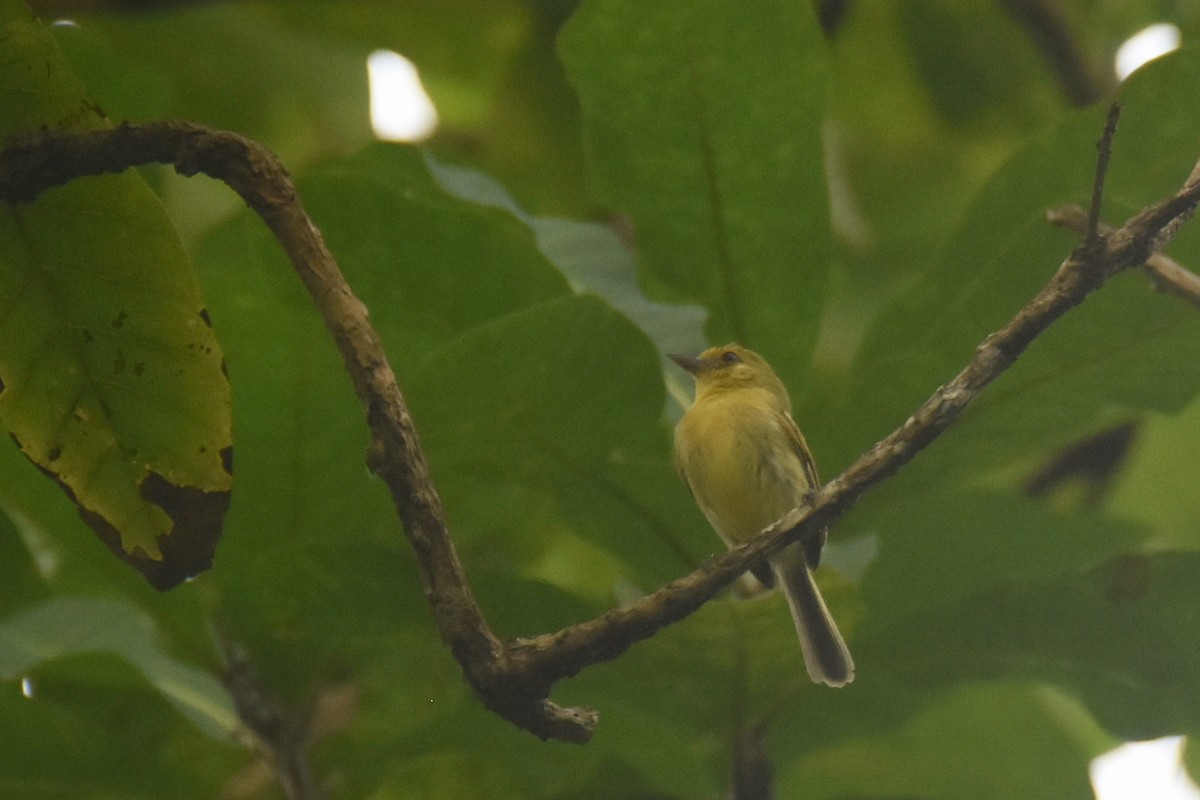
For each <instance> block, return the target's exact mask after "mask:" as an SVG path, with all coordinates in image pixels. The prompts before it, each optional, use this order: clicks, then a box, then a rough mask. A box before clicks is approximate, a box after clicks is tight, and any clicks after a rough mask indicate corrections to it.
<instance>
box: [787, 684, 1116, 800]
mask: <svg viewBox="0 0 1200 800" xmlns="http://www.w3.org/2000/svg"><path fill="white" fill-rule="evenodd" d="M1081 717H1083V715H1081V714H1079V713H1078V711H1076V710H1075V708H1074V707H1073V704H1072V703H1071V702H1070V700H1069V699H1066V698H1063V697H1061V696H1059V695H1057V694H1056V693H1054V692H1052V691H1049V690H1046V689H1043V688H1039V687H1036V686H1030V685H1022V684H1018V683H998V684H983V685H971V686H966V687H963V688H961V689H958V690H956V691H953V692H948V693H946V694H943V695H942V696H941V697H939V699H938V700H937V701H936V702H934V703H931V704H930V705H929V707H927V708H925V709H923V710H922V712H921V713H920V714H919V715H917V716H916V717H914V718H913V719H912V720H911V721H910V722H909V723H908V724H906V725H904V726H903V727H902V728H901V729H899V730H895V731H888V732H887V733H886V734H883V735H877V736H874V737H870V738H864V739H862V740H858V741H853V742H849V743H846V744H841V745H835V746H833V747H830V748H828V749H827V750H825V751H823V752H818V753H816V754H813V755H810V756H808V757H806V758H804V759H801V760H800V761H798V762H795V763H794V764H793V765H791V766H790V767H789V768H788V769H786V770H784V771H783V774H781V775H780V776H779V781H778V784H777V789H778V791H779V792H780V794H784V793H786V794H787V795H789V796H795V797H809V798H816V799H818V800H819V799H821V798H830V800H832V799H833V798H837V797H845V796H861V797H945V798H950V797H971V798H996V800H1003V798H1011V797H1025V798H1044V799H1045V800H1055V799H1056V798H1079V800H1087V799H1090V798H1092V797H1093V796H1094V795H1093V793H1092V787H1091V784H1090V783H1089V781H1088V774H1087V766H1088V763H1089V761H1090V760H1091V759H1092V758H1093V757H1094V756H1096V755H1098V751H1097V749H1096V748H1095V743H1096V741H1095V740H1096V738H1097V737H1094V736H1093V737H1091V739H1090V740H1088V739H1084V738H1083V737H1081V735H1080V722H1081V719H1080V718H1081ZM1083 722H1084V724H1085V725H1086V719H1083ZM1001 742H1002V743H1003V749H1002V750H997V744H998V743H1001Z"/></svg>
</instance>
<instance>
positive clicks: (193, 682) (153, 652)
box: [0, 596, 241, 740]
mask: <svg viewBox="0 0 1200 800" xmlns="http://www.w3.org/2000/svg"><path fill="white" fill-rule="evenodd" d="M95 652H107V653H112V654H114V655H117V656H119V657H120V658H122V659H124V660H125V661H126V662H128V663H129V664H130V665H131V666H133V667H135V668H137V670H138V671H139V672H141V673H142V675H144V676H145V678H146V680H147V681H149V682H150V684H151V685H152V686H154V687H155V688H156V689H157V690H158V691H159V692H160V693H161V694H162V696H163V697H164V698H165V699H166V700H167V701H168V702H169V703H171V705H173V706H174V707H175V708H176V709H178V710H179V712H180V713H182V714H183V715H184V716H186V717H187V718H188V719H189V720H190V721H191V722H192V723H193V724H194V725H195V726H196V727H197V728H199V729H200V730H202V731H204V732H205V733H207V734H208V735H210V736H214V737H217V738H221V739H224V740H230V739H232V737H233V736H234V735H235V734H237V733H238V732H239V731H240V730H241V723H240V722H239V721H238V718H237V713H236V711H235V710H234V708H233V700H232V698H230V697H229V694H228V693H227V692H226V691H225V688H224V687H223V686H222V685H221V682H220V681H218V680H217V679H216V678H215V677H213V676H212V675H211V674H209V673H207V672H204V671H202V670H199V669H197V668H196V667H193V666H191V665H188V664H185V663H183V662H180V661H178V660H176V659H174V658H172V657H171V656H170V655H168V654H167V653H166V652H165V651H164V650H163V648H162V645H161V644H160V643H159V642H158V633H157V631H156V626H155V624H154V621H153V620H152V619H151V618H150V617H149V616H148V615H147V614H145V613H144V612H142V611H140V610H138V609H136V608H134V607H132V606H130V605H127V604H125V603H122V602H117V601H112V600H103V599H100V598H84V597H65V596H64V597H57V598H54V599H52V600H47V601H46V602H45V603H42V604H41V605H38V606H35V607H33V608H29V609H26V610H24V611H21V612H18V613H16V614H14V615H12V616H10V617H8V618H7V619H4V620H0V678H4V679H6V680H15V679H18V678H20V677H22V676H24V675H26V674H27V673H29V672H30V671H31V670H34V669H37V668H38V666H39V665H41V664H42V663H44V662H47V661H52V660H56V659H61V658H66V657H68V656H74V655H79V654H83V653H95Z"/></svg>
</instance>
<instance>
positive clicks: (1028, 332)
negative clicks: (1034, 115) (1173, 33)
mask: <svg viewBox="0 0 1200 800" xmlns="http://www.w3.org/2000/svg"><path fill="white" fill-rule="evenodd" d="M1111 127H1112V126H1111V125H1110V130H1109V132H1108V133H1107V134H1106V136H1111ZM1102 145H1104V142H1103V140H1102ZM1102 152H1103V148H1102ZM152 162H158V163H165V164H172V165H174V167H175V169H176V170H177V171H179V172H180V173H181V174H184V175H193V174H196V173H204V174H207V175H210V176H212V177H214V178H217V179H218V180H222V181H224V182H225V183H227V184H228V185H229V186H230V187H231V188H232V189H234V191H236V192H237V193H238V194H239V195H241V197H242V198H243V199H244V200H245V201H246V203H247V204H248V205H249V206H250V207H251V208H252V209H254V210H255V211H256V212H257V213H258V214H259V215H260V216H261V217H262V218H263V220H264V222H266V224H267V225H268V227H270V229H271V230H272V232H273V233H274V234H275V236H276V238H277V239H278V241H279V242H280V244H281V246H282V247H283V248H284V250H285V251H286V252H287V254H288V256H289V258H290V259H291V261H292V263H293V265H294V267H295V269H296V271H297V273H298V274H299V275H300V277H301V279H302V280H303V282H304V284H305V286H306V287H307V288H308V291H309V293H310V294H311V295H312V297H313V300H314V302H315V303H316V305H317V308H318V310H319V312H320V313H321V316H322V317H323V318H324V320H325V323H326V326H327V327H328V329H329V331H330V334H331V335H332V336H333V338H334V340H335V342H336V343H337V346H338V349H339V350H340V352H341V354H342V357H343V360H344V362H345V365H346V369H347V371H348V372H349V374H350V378H351V380H352V381H353V383H354V387H355V391H356V392H357V394H358V397H359V399H360V401H361V402H362V404H363V407H364V409H365V411H366V418H367V422H368V425H369V426H370V429H371V433H372V443H371V445H370V449H369V453H368V462H369V463H370V465H371V467H372V469H373V470H374V471H375V472H376V473H377V474H378V475H379V476H380V477H381V478H382V479H383V480H384V481H385V482H386V484H387V486H388V488H389V490H390V491H391V494H392V498H393V503H394V504H395V506H396V510H397V512H398V514H399V516H400V519H401V521H402V522H403V525H404V529H405V533H406V535H407V536H408V539H409V541H410V543H411V545H412V547H413V550H414V552H415V553H416V555H417V561H418V564H419V568H420V570H421V575H422V580H423V584H424V590H425V594H426V597H427V599H428V601H429V603H430V606H431V609H432V611H433V615H434V618H435V621H436V624H437V626H438V629H439V631H440V633H441V636H442V638H443V640H444V641H445V642H446V644H447V646H448V647H449V648H450V650H451V651H452V653H453V654H454V656H455V658H456V659H457V660H458V662H459V664H460V665H461V666H462V669H463V673H464V675H465V677H466V679H467V680H468V682H469V683H470V684H471V686H472V687H473V688H474V689H475V691H476V693H477V694H478V695H479V697H480V699H481V701H482V702H483V703H484V704H485V705H486V706H487V707H488V708H489V709H491V710H492V711H494V712H495V713H497V714H499V715H500V716H503V717H504V718H506V719H508V720H510V721H511V722H513V723H514V724H516V725H518V726H520V727H522V728H525V729H526V730H528V731H530V732H531V733H534V734H535V735H537V736H539V737H542V738H547V739H551V738H552V739H559V740H563V741H568V742H585V741H587V740H588V739H589V738H590V736H591V734H592V731H593V729H594V727H595V725H596V723H597V721H598V715H597V713H596V712H595V711H594V710H592V709H588V708H565V707H561V706H558V705H556V704H555V703H553V702H552V701H551V700H550V699H549V694H550V690H551V688H552V687H553V685H554V684H555V682H557V681H558V680H561V679H563V678H566V677H570V676H572V675H575V674H577V673H578V672H579V671H580V670H582V669H584V668H585V667H587V666H589V665H591V664H595V663H599V662H602V661H606V660H610V659H613V658H616V657H617V656H619V655H620V654H621V653H623V652H624V651H625V650H627V649H628V648H629V647H631V646H632V645H633V644H635V643H636V642H639V641H641V640H643V639H646V638H648V637H650V636H653V635H654V634H655V633H656V632H657V631H659V630H661V629H662V628H664V627H666V626H667V625H670V624H671V623H673V622H676V621H679V620H681V619H683V618H684V617H686V616H687V615H688V614H690V613H692V612H693V611H695V610H696V609H698V608H699V607H700V606H701V605H703V604H704V603H705V602H706V601H707V600H709V599H710V598H711V597H713V596H714V595H715V594H717V593H718V592H719V591H721V590H722V589H723V588H724V587H725V586H727V585H728V584H729V583H731V582H732V581H734V580H735V579H736V578H737V577H738V576H739V575H741V574H742V573H744V572H745V571H747V569H749V568H750V567H751V566H753V565H754V564H756V563H759V562H761V561H762V560H763V559H764V558H765V557H766V556H767V555H768V554H770V553H772V552H774V551H776V550H779V549H780V548H782V547H784V546H786V545H787V544H789V543H791V542H793V541H795V540H796V539H798V538H799V537H800V536H801V535H802V534H803V533H804V531H805V530H806V529H808V528H810V527H814V526H815V527H820V526H824V525H827V524H829V523H830V522H831V521H833V519H835V518H836V517H837V516H838V515H840V514H842V513H843V512H845V511H846V510H847V509H848V508H850V506H851V505H853V504H854V503H855V502H856V501H857V500H858V499H859V498H860V497H861V496H862V495H863V494H864V493H866V492H867V491H868V490H869V489H870V488H871V487H872V486H874V485H875V484H876V483H879V482H880V481H882V480H884V479H885V478H886V477H888V476H889V475H891V474H892V473H894V472H896V470H898V469H900V468H901V467H902V466H903V465H904V464H905V463H907V462H908V461H910V460H911V459H912V458H913V457H914V456H915V455H916V454H917V453H918V452H919V451H920V450H922V449H923V448H925V447H927V446H928V445H929V444H930V443H931V442H933V441H934V440H935V439H936V438H937V437H938V436H939V435H941V433H942V432H944V431H945V430H946V429H947V428H949V427H950V426H951V425H952V424H953V423H954V421H955V420H956V419H958V417H959V415H960V414H961V413H962V412H963V410H964V409H965V408H966V407H967V405H968V404H970V402H971V401H972V400H974V399H975V397H977V396H978V395H979V393H980V392H981V391H983V389H984V388H985V387H986V386H987V385H988V384H989V383H991V382H992V381H993V380H994V379H995V378H996V377H997V376H999V375H1000V374H1001V373H1002V372H1003V371H1004V370H1006V369H1008V367H1010V366H1011V365H1012V364H1013V362H1014V361H1015V360H1016V359H1017V357H1018V356H1020V354H1021V353H1022V352H1023V351H1024V350H1025V348H1026V347H1028V346H1029V344H1030V343H1031V342H1032V341H1033V340H1034V339H1035V338H1036V337H1037V336H1038V335H1039V334H1041V332H1042V331H1044V330H1045V329H1046V328H1047V327H1048V326H1049V325H1051V324H1052V323H1053V322H1054V321H1055V320H1057V319H1058V318H1059V317H1061V316H1062V315H1063V314H1065V313H1066V312H1067V311H1068V310H1070V309H1071V308H1073V307H1075V306H1076V305H1078V304H1079V303H1081V302H1082V301H1083V300H1084V299H1085V298H1086V297H1087V296H1088V295H1089V294H1090V293H1091V292H1093V291H1095V290H1096V289H1097V288H1099V287H1100V286H1101V285H1103V284H1104V282H1105V281H1107V280H1108V279H1109V278H1111V277H1112V276H1113V275H1115V274H1116V273H1117V272H1119V271H1121V270H1123V269H1126V268H1128V267H1131V266H1137V265H1141V264H1143V263H1145V262H1146V261H1147V260H1148V259H1149V258H1150V257H1151V255H1152V254H1153V253H1154V251H1155V250H1156V249H1157V248H1159V247H1161V246H1162V245H1163V244H1165V242H1166V241H1167V240H1168V239H1169V238H1170V237H1171V235H1173V233H1174V232H1175V231H1176V230H1177V229H1178V227H1179V225H1180V224H1181V222H1182V221H1183V220H1184V219H1186V218H1187V217H1188V216H1189V215H1190V214H1191V213H1192V212H1193V211H1194V210H1195V209H1196V207H1197V204H1200V180H1197V179H1196V177H1195V176H1194V175H1193V176H1190V177H1189V179H1188V180H1187V181H1186V182H1185V183H1184V185H1183V187H1182V188H1180V190H1179V191H1178V192H1176V193H1175V194H1174V195H1172V196H1171V197H1169V198H1167V199H1165V200H1163V201H1162V202H1160V203H1157V204H1155V205H1153V206H1150V207H1148V208H1146V209H1144V210H1143V211H1142V212H1140V213H1139V214H1137V215H1135V216H1134V217H1133V218H1131V219H1130V220H1129V221H1128V222H1127V223H1126V224H1125V225H1124V226H1122V227H1121V228H1119V229H1116V230H1113V231H1111V232H1105V231H1103V230H1101V231H1099V232H1098V234H1097V235H1096V236H1094V237H1087V238H1085V241H1084V242H1083V243H1082V244H1081V245H1080V246H1079V247H1077V248H1076V249H1075V250H1074V251H1073V252H1072V253H1071V254H1070V255H1069V256H1068V257H1067V259H1066V260H1065V261H1064V262H1063V263H1062V265H1061V266H1060V267H1059V269H1058V271H1057V272H1056V273H1055V274H1054V276H1053V277H1052V278H1051V280H1050V281H1049V283H1048V284H1047V285H1046V286H1045V287H1044V288H1043V289H1042V290H1041V291H1040V292H1039V293H1038V294H1037V296H1036V297H1034V298H1033V299H1032V300H1031V301H1030V302H1029V304H1028V305H1026V306H1025V307H1024V308H1022V309H1021V310H1020V311H1019V312H1018V313H1017V314H1016V316H1015V317H1014V318H1013V319H1012V321H1010V322H1009V323H1008V324H1007V325H1006V326H1004V327H1003V328H1002V329H1000V330H998V331H996V332H995V333H993V334H991V335H990V336H988V337H987V338H986V339H984V341H983V342H982V343H981V344H980V345H979V347H978V348H977V349H976V352H975V355H974V357H973V358H972V359H971V361H970V362H969V363H968V364H967V365H966V367H964V368H963V370H962V371H961V372H960V373H959V374H958V375H957V376H955V377H954V379H953V380H951V381H950V382H949V383H947V384H946V385H945V386H942V387H940V388H939V389H938V390H937V391H936V392H934V394H933V396H932V397H930V399H929V400H928V401H926V402H925V403H924V404H923V405H922V406H921V407H920V408H918V409H917V410H916V411H915V412H914V413H913V414H912V416H910V417H909V418H908V419H907V420H906V421H905V422H904V424H903V425H901V426H900V427H899V428H898V429H897V430H896V431H894V432H893V433H892V434H891V435H889V436H888V437H886V438H885V439H883V440H881V441H880V442H879V443H877V444H876V445H875V446H874V447H873V448H872V449H871V450H870V451H869V452H867V453H866V454H865V455H863V456H862V457H861V458H859V459H858V461H856V462H855V463H854V464H853V465H851V467H850V468H849V469H847V470H846V471H845V472H844V473H842V474H841V475H840V476H838V477H837V478H835V479H833V480H831V481H830V482H829V483H827V484H826V485H825V487H824V488H823V489H822V490H821V491H820V492H818V493H817V494H816V495H815V496H814V497H813V498H812V499H811V501H810V503H809V504H806V505H805V506H801V507H800V508H797V509H795V510H793V511H792V512H791V513H789V514H788V515H787V516H786V517H784V518H783V519H782V520H780V521H779V522H777V523H776V524H774V525H772V526H771V527H770V528H768V529H767V530H766V531H764V532H763V534H762V535H760V536H759V537H757V538H756V539H754V540H753V541H751V542H748V543H746V544H744V545H742V546H740V547H737V548H735V549H733V550H730V551H728V552H727V553H724V554H722V555H720V556H718V557H715V558H712V559H710V560H709V561H707V562H705V563H704V564H703V565H702V566H701V567H700V568H699V569H697V570H695V571H694V572H693V573H691V574H690V575H687V576H685V577H683V578H680V579H678V580H675V581H672V582H670V583H668V584H667V585H666V586H664V587H662V588H661V589H659V590H658V591H656V592H654V593H653V594H650V595H648V596H647V597H645V598H643V599H642V600H640V601H638V602H636V603H634V604H632V605H630V606H627V607H624V608H619V609H614V610H612V611H610V612H608V613H606V614H604V615H602V616H601V617H599V618H597V619H595V620H591V621H588V622H584V623H580V624H578V625H573V626H571V627H568V628H565V629H563V630H561V631H558V632H556V633H551V634H546V635H543V636H537V637H532V638H525V639H518V640H515V641H511V642H507V643H502V642H501V641H500V640H499V639H498V638H497V637H496V636H495V635H494V634H493V633H492V632H491V630H490V628H489V627H488V625H487V621H486V619H485V618H484V615H483V612H482V610H481V609H480V607H479V605H478V603H477V602H476V601H475V599H474V597H473V595H472V592H471V589H470V586H469V584H468V582H467V579H466V575H465V572H464V570H463V568H462V565H461V563H460V561H459V558H458V555H457V552H456V551H455V548H454V545H453V542H452V541H451V539H450V536H449V532H448V530H447V526H446V520H445V515H444V513H443V510H442V505H441V500H440V498H439V496H438V494H437V491H436V489H435V487H434V485H433V483H432V480H431V478H430V475H429V471H428V468H427V466H426V462H425V458H424V456H423V455H422V452H421V447H420V442H419V440H418V437H417V433H416V430H415V428H414V426H413V422H412V418H411V416H410V415H409V412H408V409H407V406H406V404H405V402H404V398H403V396H402V394H401V392H400V389H399V387H398V386H397V384H396V379H395V375H394V374H393V372H392V369H391V367H390V366H389V365H388V362H387V358H386V356H385V354H384V352H383V349H382V346H381V344H380V341H379V337H378V335H377V334H376V333H375V331H374V329H373V328H372V327H371V323H370V320H369V318H368V315H367V311H366V308H365V307H364V306H363V304H362V303H361V302H360V301H359V300H358V299H357V298H356V297H355V296H354V294H353V292H352V291H351V290H350V287H349V286H348V285H347V284H346V281H345V279H344V277H343V276H342V274H341V271H340V270H339V269H338V266H337V264H336V262H335V260H334V258H333V256H332V255H331V254H330V253H329V251H328V249H327V248H326V247H325V244H324V241H323V240H322V237H321V234H320V232H319V231H318V230H317V228H316V226H315V225H314V224H313V222H312V220H311V219H310V218H309V217H308V215H307V213H306V212H305V211H304V208H303V206H302V204H301V202H300V198H299V196H298V195H297V193H296V190H295V187H294V185H293V183H292V181H291V178H290V176H289V175H288V173H287V171H286V170H285V169H284V167H283V166H282V164H280V163H279V161H278V159H277V158H276V157H275V156H274V155H273V154H271V153H270V152H269V151H268V150H267V149H266V148H264V147H262V146H261V145H258V144H256V143H254V142H252V141H250V140H248V139H245V138H243V137H241V136H238V135H236V134H232V133H228V132H223V131H215V130H212V129H208V128H205V127H202V126H198V125H192V124H188V123H179V122H163V123H151V124H146V125H122V126H120V127H118V128H115V129H113V130H108V131H98V132H87V133H67V132H60V131H42V132H38V133H30V134H25V135H23V136H20V137H18V138H15V139H14V140H11V141H10V142H9V143H8V144H7V146H6V148H5V149H4V151H3V152H0V200H3V201H5V202H9V203H17V202H29V201H31V200H33V199H34V198H35V197H37V196H38V195H39V194H40V193H41V192H43V191H45V190H46V189H48V188H50V187H52V186H57V185H60V184H63V183H66V182H68V181H70V180H72V179H74V178H77V177H81V176H84V175H97V174H102V173H111V172H119V171H122V170H124V169H127V168H129V167H131V166H136V165H140V164H146V163H152Z"/></svg>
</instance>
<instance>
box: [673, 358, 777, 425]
mask: <svg viewBox="0 0 1200 800" xmlns="http://www.w3.org/2000/svg"><path fill="white" fill-rule="evenodd" d="M670 358H671V360H672V361H674V362H675V363H676V364H678V365H679V366H681V367H683V368H684V369H685V370H687V371H688V372H689V373H691V375H692V377H693V378H694V379H695V380H696V397H697V399H699V398H700V397H702V396H704V395H706V394H709V393H714V392H715V393H721V392H727V391H734V390H738V389H762V390H765V391H768V392H770V393H771V394H772V395H774V396H775V397H777V398H778V399H779V401H780V402H781V404H782V405H783V408H785V409H787V408H790V407H791V402H790V400H789V399H788V393H787V389H786V388H784V385H783V381H781V380H779V376H777V375H776V374H775V370H773V369H771V365H770V364H768V363H767V361H766V359H764V358H763V357H762V356H760V355H759V354H758V353H756V352H754V351H753V350H751V349H749V348H746V347H742V346H741V345H739V344H727V345H725V346H724V347H710V348H708V349H707V350H705V351H704V352H703V353H701V354H700V355H698V356H681V355H671V356H670Z"/></svg>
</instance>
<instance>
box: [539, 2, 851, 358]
mask: <svg viewBox="0 0 1200 800" xmlns="http://www.w3.org/2000/svg"><path fill="white" fill-rule="evenodd" d="M560 51H561V54H562V57H563V60H564V62H565V63H566V66H567V72H568V77H569V78H570V80H571V82H572V83H573V84H574V85H575V86H576V88H577V90H578V91H579V94H580V101H581V103H582V105H583V110H584V125H585V133H586V142H587V147H588V159H589V165H590V168H591V172H592V177H593V181H594V192H595V194H596V195H597V196H598V198H599V199H600V200H601V201H603V202H605V203H608V204H609V205H611V206H613V207H615V208H616V209H618V210H621V211H624V212H626V213H628V214H629V215H630V216H632V218H633V221H634V223H635V225H636V229H637V230H636V235H637V242H638V250H639V253H640V255H641V263H642V267H643V270H644V272H643V275H644V277H645V279H646V280H647V282H648V283H650V284H651V285H658V286H666V287H669V289H670V290H671V291H672V293H673V294H674V295H675V296H676V297H684V298H687V299H689V300H692V301H695V302H698V303H700V304H701V305H704V306H707V307H708V308H710V309H711V311H712V314H713V316H712V319H711V320H710V324H709V327H708V332H709V335H710V337H711V338H713V339H714V340H719V341H724V340H727V339H731V338H732V339H737V340H739V341H741V342H743V343H745V344H747V345H750V346H753V347H756V348H761V349H762V350H763V351H764V352H765V354H766V355H767V356H768V359H769V360H770V361H771V362H772V363H773V364H774V365H775V366H776V367H777V368H779V369H781V370H782V371H784V372H785V373H788V374H802V373H803V372H804V371H805V370H806V369H807V364H808V358H809V353H810V351H811V350H812V346H813V343H814V342H815V339H816V332H817V324H818V321H819V318H820V312H821V309H822V307H823V305H824V296H825V282H826V270H827V266H828V264H827V261H828V254H829V244H828V239H829V235H828V218H829V211H828V205H827V202H826V198H825V182H824V175H823V165H822V157H821V124H822V116H823V113H824V104H825V89H824V87H825V80H826V75H825V45H824V42H823V41H822V38H821V35H820V32H819V30H818V28H817V25H816V21H815V19H814V18H813V15H812V12H811V10H810V9H809V8H808V7H807V6H805V7H803V8H800V9H797V7H796V5H795V4H794V3H790V2H785V1H784V0H772V2H767V3H755V4H753V5H743V6H737V7H736V8H731V7H730V6H729V5H728V4H727V3H721V2H714V1H713V0H705V2H698V3H697V2H693V1H692V0H676V2H667V3H643V2H638V1H637V0H591V1H590V2H586V3H584V4H583V5H582V6H581V7H580V9H579V10H578V11H577V12H576V14H575V16H574V17H572V19H571V21H570V22H569V23H568V25H567V26H566V27H565V28H564V30H563V32H562V34H561V37H560ZM615 54H619V56H618V55H615Z"/></svg>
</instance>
